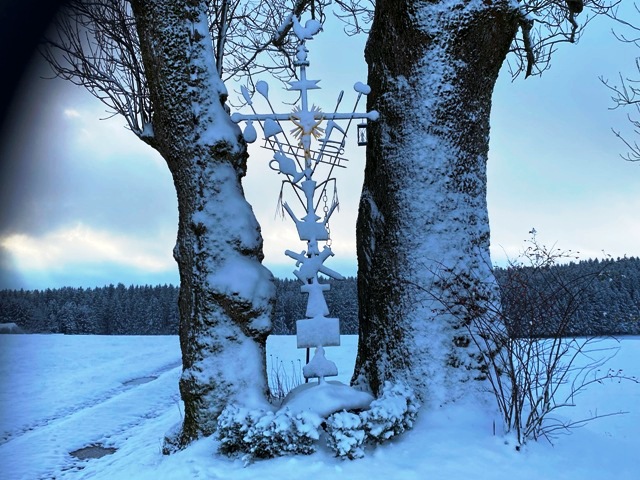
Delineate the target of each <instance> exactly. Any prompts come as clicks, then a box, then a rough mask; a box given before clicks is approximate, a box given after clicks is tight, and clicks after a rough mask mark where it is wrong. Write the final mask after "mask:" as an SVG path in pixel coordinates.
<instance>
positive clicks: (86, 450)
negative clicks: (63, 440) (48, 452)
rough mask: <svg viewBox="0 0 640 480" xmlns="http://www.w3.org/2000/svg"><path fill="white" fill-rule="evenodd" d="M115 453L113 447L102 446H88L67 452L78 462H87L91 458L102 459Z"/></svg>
mask: <svg viewBox="0 0 640 480" xmlns="http://www.w3.org/2000/svg"><path fill="white" fill-rule="evenodd" d="M114 453H116V449H115V448H113V447H104V446H102V445H99V444H98V445H89V446H88V447H83V448H79V449H78V450H74V451H73V452H69V454H70V455H72V456H74V457H76V458H77V459H79V460H88V459H91V458H102V457H104V456H105V455H112V454H114Z"/></svg>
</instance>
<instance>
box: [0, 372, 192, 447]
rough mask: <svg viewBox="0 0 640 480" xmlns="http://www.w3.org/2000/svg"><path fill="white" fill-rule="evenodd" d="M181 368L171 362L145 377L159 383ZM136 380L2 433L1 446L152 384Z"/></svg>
mask: <svg viewBox="0 0 640 480" xmlns="http://www.w3.org/2000/svg"><path fill="white" fill-rule="evenodd" d="M180 366H182V362H181V361H176V362H171V363H170V364H167V365H164V366H163V367H161V368H159V369H156V370H154V371H151V372H148V373H146V374H145V375H144V376H143V377H145V378H150V377H155V378H153V380H151V381H150V382H154V381H157V380H158V378H159V377H160V376H161V375H162V374H164V373H166V372H168V371H170V370H173V369H175V368H178V367H180ZM135 380H137V378H132V379H130V380H128V381H125V382H122V384H121V385H120V386H119V387H116V388H112V389H110V390H106V391H104V392H102V393H100V394H99V395H98V396H96V397H95V398H92V399H90V400H88V401H85V402H82V403H79V404H77V405H72V406H70V407H66V408H63V409H60V410H59V411H57V412H55V413H54V414H53V415H51V416H48V417H45V418H42V419H39V420H38V421H36V422H33V423H30V424H27V425H24V426H22V427H21V428H19V429H14V430H12V431H6V432H2V437H1V438H0V446H2V445H4V444H5V443H7V442H10V441H12V440H15V439H16V438H20V437H21V436H23V435H25V434H28V433H29V432H33V431H35V430H37V429H39V428H42V427H46V426H48V425H51V424H52V423H53V422H56V421H59V420H62V419H65V418H67V417H70V416H72V415H74V414H75V413H77V412H80V411H82V410H86V409H88V408H92V407H95V406H97V405H100V404H102V403H105V402H108V401H109V400H111V399H113V398H115V397H117V396H119V395H122V394H125V393H127V392H129V391H131V390H132V389H135V388H139V387H140V386H142V385H144V384H145V383H150V382H143V383H137V382H136V381H135Z"/></svg>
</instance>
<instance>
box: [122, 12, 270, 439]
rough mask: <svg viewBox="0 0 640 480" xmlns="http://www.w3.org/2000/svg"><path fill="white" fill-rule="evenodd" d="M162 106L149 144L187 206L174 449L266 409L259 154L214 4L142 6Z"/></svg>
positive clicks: (141, 23) (265, 278)
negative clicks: (224, 419) (179, 407)
mask: <svg viewBox="0 0 640 480" xmlns="http://www.w3.org/2000/svg"><path fill="white" fill-rule="evenodd" d="M132 7H133V12H134V16H135V20H136V28H137V31H138V35H139V37H140V45H141V50H142V56H143V62H144V67H145V73H146V78H147V81H148V86H149V92H150V95H151V102H152V105H153V119H152V125H151V126H152V131H149V132H148V133H149V135H148V136H147V137H145V138H144V139H145V141H147V142H148V143H149V144H151V145H152V146H153V147H154V148H156V149H157V150H158V151H159V152H160V153H161V154H162V156H163V157H164V159H165V160H166V162H167V164H168V166H169V169H170V171H171V173H172V175H173V181H174V184H175V188H176V192H177V196H178V209H179V226H178V238H177V243H176V246H175V249H174V257H175V259H176V261H177V263H178V267H179V272H180V296H179V311H180V346H181V349H182V359H183V373H182V376H181V378H180V393H181V396H182V400H183V401H184V420H183V424H182V426H181V429H180V431H179V432H176V434H175V435H174V436H173V438H169V439H168V443H167V444H166V445H165V450H166V451H170V450H171V449H172V448H175V447H182V446H184V445H186V444H187V443H189V442H190V441H191V440H193V439H195V438H198V437H199V436H202V435H209V434H211V433H212V432H213V431H214V430H215V424H216V419H217V417H218V414H219V413H220V411H221V410H222V409H223V408H224V406H225V405H226V404H228V403H230V402H236V403H240V404H243V405H245V406H249V407H258V406H262V404H263V403H264V402H265V398H266V397H265V395H266V392H267V382H266V368H265V354H264V353H265V352H264V350H265V342H266V337H267V335H268V333H269V331H270V329H271V322H270V317H271V312H272V308H273V296H274V287H273V278H272V276H271V273H270V272H269V271H268V270H267V269H266V268H265V267H264V266H263V265H262V264H261V261H262V258H263V253H262V237H261V234H260V228H259V225H258V223H257V221H256V219H255V216H254V214H253V211H252V209H251V207H250V205H249V204H248V203H247V201H246V200H245V198H244V194H243V189H242V185H241V179H242V177H243V176H244V174H245V169H246V160H247V150H246V144H245V142H244V140H243V139H242V135H241V132H240V130H239V129H238V128H237V126H236V125H234V124H233V123H232V122H231V120H230V118H229V115H228V113H227V112H226V111H225V107H224V102H225V100H226V95H227V93H226V89H225V87H224V84H223V83H222V81H221V80H220V78H219V77H218V74H217V72H216V62H215V58H214V54H213V43H212V39H211V36H210V34H209V31H208V24H207V2H206V1H198V0H193V1H184V0H136V1H133V2H132Z"/></svg>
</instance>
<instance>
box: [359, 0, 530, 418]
mask: <svg viewBox="0 0 640 480" xmlns="http://www.w3.org/2000/svg"><path fill="white" fill-rule="evenodd" d="M517 26H518V12H517V11H515V10H514V4H513V2H509V1H506V0H495V1H484V2H480V1H477V2H475V1H474V2H468V1H458V2H451V1H446V2H445V1H430V2H428V1H421V2H417V1H412V0H377V2H376V10H375V17H374V21H373V25H372V29H371V33H370V37H369V40H368V43H367V47H366V59H367V62H368V64H369V85H370V86H371V89H372V90H371V94H370V95H369V97H368V102H369V103H368V108H369V109H375V110H378V111H379V112H380V121H378V122H375V123H373V124H371V125H370V127H369V128H370V141H369V145H368V147H367V164H366V170H365V179H364V187H363V192H362V197H361V201H360V209H359V216H358V222H357V250H358V267H359V272H358V296H359V302H360V341H359V347H358V356H357V360H356V371H355V373H354V382H356V383H364V384H366V385H368V386H369V387H370V388H371V389H372V390H373V392H374V393H377V392H379V390H380V388H381V386H382V385H383V383H384V381H385V380H396V381H398V380H403V381H406V382H408V383H409V384H410V385H412V386H413V387H414V388H416V390H417V392H418V393H419V395H420V397H421V398H422V400H423V401H424V402H427V403H428V404H431V405H433V406H436V405H439V404H442V402H445V401H447V400H448V399H455V398H457V397H459V396H462V395H464V394H465V392H466V391H467V389H468V388H475V387H476V386H477V385H476V384H477V383H478V382H472V381H470V380H472V379H482V378H483V373H482V366H481V365H480V362H479V355H478V350H477V349H476V348H475V347H474V344H473V342H471V341H470V338H469V334H468V332H467V330H466V328H465V326H466V325H463V324H462V322H461V321H460V319H459V317H457V316H455V315H449V314H446V313H445V312H443V311H442V310H443V308H442V306H443V301H444V303H446V299H447V296H448V292H449V289H450V288H452V286H451V285H449V284H448V282H447V279H448V278H450V277H451V275H452V274H454V273H455V274H456V275H460V274H463V275H464V276H465V277H466V278H468V279H472V280H471V281H472V282H473V281H480V280H485V279H487V278H492V276H491V275H492V274H491V268H490V258H489V219H488V214H487V203H486V184H487V177H486V162H487V153H488V148H489V116H490V111H491V96H492V92H493V88H494V85H495V82H496V80H497V77H498V72H499V70H500V67H501V65H502V63H503V61H504V59H505V57H506V55H507V52H508V49H509V46H510V44H511V42H512V39H513V38H514V35H515V34H516V31H517ZM473 279H475V280H473ZM471 288H472V287H471Z"/></svg>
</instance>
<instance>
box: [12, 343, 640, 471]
mask: <svg viewBox="0 0 640 480" xmlns="http://www.w3.org/2000/svg"><path fill="white" fill-rule="evenodd" d="M342 340H343V341H342V343H343V345H342V346H341V347H331V348H327V358H330V359H332V360H334V361H335V362H336V363H337V364H338V366H339V369H340V372H341V377H340V378H339V380H341V381H343V382H348V380H349V373H350V371H351V370H352V368H353V363H354V358H355V349H356V343H357V338H356V337H350V336H346V337H343V339H342ZM606 345H609V346H619V347H620V351H619V352H618V354H617V356H616V357H615V358H614V359H613V360H611V361H610V362H609V364H608V365H607V367H609V368H613V369H615V370H618V369H623V370H624V371H625V373H627V374H628V375H636V376H639V377H640V337H630V338H625V339H623V340H622V341H621V343H620V344H617V343H616V342H615V341H613V340H607V341H606ZM603 346H604V345H603ZM303 357H304V352H303V351H298V350H296V348H295V337H272V338H270V341H269V345H268V360H269V370H270V371H271V372H275V371H276V370H277V369H278V368H281V369H284V371H285V372H286V373H287V374H286V375H282V373H281V374H280V375H279V376H280V377H281V378H289V379H291V378H292V377H295V376H296V375H300V374H299V362H302V361H303ZM179 375H180V351H179V346H178V338H177V337H98V336H62V335H2V336H0V378H1V379H2V389H1V391H0V411H1V412H2V413H1V415H2V416H1V421H0V479H2V480H18V479H26V480H36V479H85V478H86V479H105V480H106V479H109V480H114V479H115V480H117V479H132V480H143V479H152V480H163V479H171V480H187V479H227V478H228V479H261V480H262V479H267V480H268V479H278V480H287V479H296V480H298V479H301V478H314V479H325V478H335V477H340V478H345V479H350V480H351V479H366V480H373V479H385V480H392V479H393V480H395V479H436V480H437V479H446V480H456V479H461V480H462V479H464V480H467V479H469V478H473V479H474V480H481V479H491V480H501V479H505V480H506V479H509V480H513V479H518V480H527V479H532V480H533V479H536V480H540V479H542V480H561V479H575V480H591V479H594V480H595V479H598V480H601V479H604V478H611V479H613V478H615V479H617V480H625V479H629V480H632V479H633V480H635V479H638V478H640V437H639V434H640V385H639V384H637V383H631V382H622V383H617V382H610V383H608V384H603V385H595V386H593V387H591V388H590V389H589V390H588V391H587V392H586V393H584V394H582V395H581V396H579V397H578V398H577V399H576V402H577V403H578V405H577V406H576V407H572V408H569V409H566V410H564V411H563V412H562V413H563V415H566V416H567V417H569V418H572V419H575V420H577V419H581V418H584V417H588V416H590V415H593V414H594V413H598V414H604V413H608V412H618V411H628V412H629V413H627V414H624V415H618V416H612V417H607V418H603V419H599V420H595V421H593V422H590V423H588V424H586V425H585V426H584V427H582V428H579V429H576V430H574V431H573V432H572V433H571V435H563V436H560V437H558V438H557V440H556V442H555V444H554V445H553V446H552V445H550V444H549V443H548V442H546V441H542V442H540V443H538V444H529V445H527V447H526V448H524V449H523V450H522V451H520V452H517V451H515V449H514V447H513V444H511V443H510V442H509V441H508V439H506V438H505V437H504V436H501V435H495V436H494V434H493V420H494V419H492V418H487V417H486V415H477V414H476V412H477V410H476V405H474V403H475V402H473V401H470V402H468V403H467V404H458V405H450V406H446V407H443V408H442V409H440V410H439V411H436V412H422V413H421V416H420V417H419V419H418V422H417V425H416V428H414V430H413V431H411V432H409V433H407V434H405V435H404V436H402V437H400V438H399V439H398V440H397V441H394V442H391V443H390V444H388V445H385V446H383V447H380V448H378V449H377V450H376V451H371V450H368V451H367V456H366V457H365V458H364V459H362V460H356V461H348V460H347V461H341V460H337V459H335V458H334V457H333V456H332V454H331V452H330V451H329V450H328V449H326V448H325V447H324V446H321V447H320V449H319V451H318V452H316V453H315V454H313V455H311V456H308V457H300V456H299V457H283V458H278V459H275V460H266V461H258V462H256V463H254V464H252V465H249V466H248V467H246V468H245V467H243V464H242V462H241V461H240V460H234V459H229V458H226V457H221V456H220V455H218V454H217V453H216V441H215V440H214V439H212V438H207V439H203V440H201V441H199V442H196V443H195V444H194V445H193V446H191V447H190V448H188V449H187V450H185V451H183V452H180V453H178V454H175V455H172V456H169V457H165V456H162V455H161V453H160V449H161V444H162V437H163V435H164V433H165V432H166V431H167V430H169V429H170V428H171V427H172V426H173V425H174V424H175V423H176V422H178V421H180V418H181V417H180V415H181V404H180V400H179V394H178V388H177V382H178V377H179ZM495 420H496V422H498V417H496V418H495ZM95 444H101V445H103V446H104V447H111V448H113V449H115V451H114V452H113V453H112V454H110V455H106V456H104V457H102V458H99V459H85V460H80V459H77V458H75V457H74V456H72V455H71V454H70V452H72V451H75V450H78V449H81V448H83V447H86V446H89V445H95Z"/></svg>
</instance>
